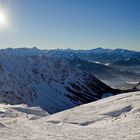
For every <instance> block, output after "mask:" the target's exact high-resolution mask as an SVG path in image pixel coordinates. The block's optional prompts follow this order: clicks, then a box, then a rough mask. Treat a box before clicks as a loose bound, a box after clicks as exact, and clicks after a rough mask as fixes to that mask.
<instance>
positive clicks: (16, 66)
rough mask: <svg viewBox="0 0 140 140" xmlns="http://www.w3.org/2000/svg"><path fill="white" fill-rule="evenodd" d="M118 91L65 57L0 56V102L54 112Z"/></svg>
mask: <svg viewBox="0 0 140 140" xmlns="http://www.w3.org/2000/svg"><path fill="white" fill-rule="evenodd" d="M108 92H109V93H110V92H113V93H112V94H116V92H115V91H114V90H113V89H112V88H110V87H109V86H107V85H105V84H104V83H102V82H101V81H100V80H98V79H97V78H96V77H94V76H93V75H92V74H90V73H86V72H84V71H82V70H79V69H77V68H76V67H74V66H73V65H72V64H71V61H69V60H67V59H64V58H57V57H51V56H45V55H44V56H42V55H33V56H20V55H17V54H13V53H12V55H9V51H8V53H1V55H0V102H1V103H3V102H4V103H8V104H21V103H25V104H28V105H30V106H41V107H42V108H43V109H45V110H47V111H48V112H49V113H55V112H58V111H62V110H65V109H69V108H72V107H74V106H77V105H80V104H83V103H89V102H92V101H95V100H98V99H100V98H102V95H103V94H104V93H108Z"/></svg>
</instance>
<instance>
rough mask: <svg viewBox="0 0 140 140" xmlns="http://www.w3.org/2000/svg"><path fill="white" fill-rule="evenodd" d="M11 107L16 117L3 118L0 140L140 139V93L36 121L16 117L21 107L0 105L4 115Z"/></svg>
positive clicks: (19, 116) (79, 107) (1, 119)
mask: <svg viewBox="0 0 140 140" xmlns="http://www.w3.org/2000/svg"><path fill="white" fill-rule="evenodd" d="M4 106H5V107H4ZM21 106H22V105H21ZM21 106H20V107H21ZM11 108H12V112H11V115H13V116H14V118H13V117H9V116H8V115H5V116H4V117H0V136H1V137H0V139H1V140H13V139H20V140H29V139H30V140H38V139H40V140H58V139H60V140H139V139H140V92H133V93H127V94H121V95H117V96H112V97H109V98H105V99H101V100H99V101H95V102H93V103H89V104H85V105H82V106H78V107H75V108H73V109H70V110H67V111H63V112H60V113H57V114H54V115H50V116H47V117H42V118H39V119H36V120H34V119H29V118H27V117H25V116H24V114H23V115H17V116H15V110H16V113H18V114H20V113H19V112H21V110H22V109H15V108H19V107H12V106H10V107H9V106H6V105H0V109H1V112H5V111H6V110H11ZM23 108H24V107H23ZM13 109H14V111H13ZM29 110H30V109H29ZM22 112H24V111H22Z"/></svg>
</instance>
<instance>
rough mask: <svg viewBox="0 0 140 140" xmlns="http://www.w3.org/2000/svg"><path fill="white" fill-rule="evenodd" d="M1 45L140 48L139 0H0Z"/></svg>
mask: <svg viewBox="0 0 140 140" xmlns="http://www.w3.org/2000/svg"><path fill="white" fill-rule="evenodd" d="M0 8H1V9H3V10H4V12H5V13H6V16H7V18H8V22H9V25H10V26H9V27H7V28H5V29H3V30H0V48H7V47H13V48H15V47H33V46H36V47H38V48H42V49H54V48H73V49H93V48H96V47H105V48H127V49H131V50H140V0H0Z"/></svg>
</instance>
